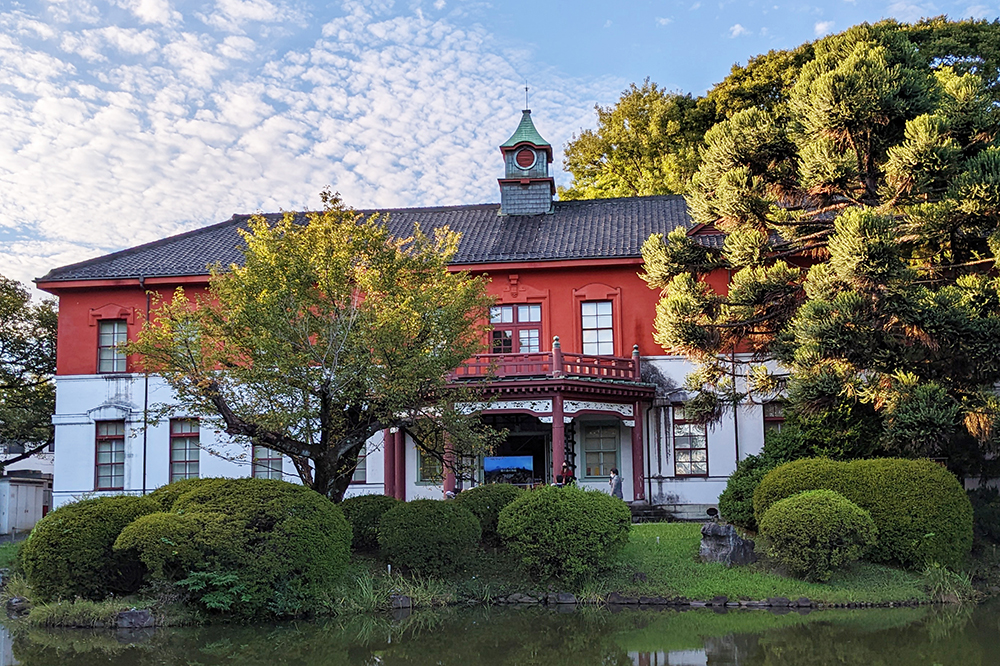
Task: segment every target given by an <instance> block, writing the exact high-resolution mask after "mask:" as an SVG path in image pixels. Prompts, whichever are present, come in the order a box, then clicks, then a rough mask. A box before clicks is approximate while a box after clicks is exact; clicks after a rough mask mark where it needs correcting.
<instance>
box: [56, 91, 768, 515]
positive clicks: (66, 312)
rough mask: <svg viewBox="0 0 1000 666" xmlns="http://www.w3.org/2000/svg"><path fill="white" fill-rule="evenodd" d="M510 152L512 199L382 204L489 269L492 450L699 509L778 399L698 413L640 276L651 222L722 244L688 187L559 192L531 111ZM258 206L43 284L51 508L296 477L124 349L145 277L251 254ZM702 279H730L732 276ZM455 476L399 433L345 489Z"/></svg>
mask: <svg viewBox="0 0 1000 666" xmlns="http://www.w3.org/2000/svg"><path fill="white" fill-rule="evenodd" d="M500 149H501V153H502V155H503V160H504V176H503V178H500V179H499V185H500V190H501V203H500V204H478V205H468V206H447V207H440V208H407V209H397V210H388V211H381V212H383V213H388V216H389V217H388V222H387V224H388V226H389V228H390V231H392V232H394V233H395V234H397V235H400V236H407V235H409V234H410V232H411V231H412V229H413V225H414V223H419V224H420V226H421V228H422V229H424V230H425V231H429V230H431V229H433V228H436V227H440V226H444V225H447V226H449V227H450V228H451V229H453V230H455V231H458V232H461V234H462V239H461V243H460V247H459V251H458V253H457V255H456V257H455V259H454V262H453V268H454V270H456V271H470V272H473V273H476V274H487V275H488V276H489V277H490V279H491V282H490V285H489V291H490V293H491V294H492V295H493V296H494V297H495V298H496V307H495V308H494V310H493V314H492V319H493V327H494V328H493V331H492V332H491V334H490V336H491V338H490V340H489V341H488V342H489V349H490V352H491V353H490V354H485V355H482V356H479V357H476V358H475V359H470V361H469V362H468V363H467V364H466V365H465V366H463V367H462V368H460V369H459V370H458V372H457V373H456V381H477V380H478V379H480V378H482V377H483V376H485V374H486V373H487V371H488V370H489V369H490V368H493V369H494V370H495V371H496V372H497V374H498V378H497V381H495V382H493V383H492V384H491V388H490V391H492V392H493V393H494V394H495V397H496V399H495V401H494V402H491V403H490V404H489V408H488V409H487V410H485V411H484V412H483V418H484V419H486V420H488V421H491V422H493V423H496V424H497V425H499V426H502V427H506V428H507V429H508V430H509V431H510V435H509V437H508V438H507V441H506V443H504V444H503V445H502V446H501V447H500V450H499V451H497V452H496V456H498V457H503V456H519V457H521V459H522V460H523V459H524V458H526V457H530V458H531V460H532V465H531V468H532V470H531V473H532V474H533V478H534V479H535V480H536V481H537V482H545V483H548V482H551V481H553V480H554V476H555V474H557V473H559V471H560V469H561V467H562V464H563V462H566V463H568V464H569V465H570V466H571V467H573V468H574V470H575V475H576V477H577V480H578V483H579V484H580V485H582V486H584V487H591V486H592V487H595V488H601V489H606V488H607V480H608V474H609V471H610V469H611V468H612V467H617V468H619V470H621V475H622V477H623V479H624V484H623V490H624V494H625V499H626V500H630V501H637V502H648V503H651V504H655V505H663V506H666V507H667V508H668V509H669V510H672V511H675V512H680V513H686V514H688V515H699V516H700V515H704V511H705V509H706V508H707V507H708V506H710V505H713V504H715V502H716V501H717V498H718V496H719V493H720V492H721V491H722V490H723V488H724V487H725V482H726V479H727V478H728V476H729V475H730V474H731V473H732V472H733V470H734V469H735V466H736V462H737V460H738V459H741V458H742V457H744V456H746V455H747V454H751V453H757V452H758V451H759V450H760V449H761V447H762V445H763V438H764V431H765V428H768V427H773V426H776V425H778V423H780V414H778V415H776V413H775V411H774V406H773V405H772V406H769V407H770V409H768V410H767V412H766V413H765V409H764V408H763V407H762V406H760V405H748V406H746V407H743V408H740V409H739V410H737V411H736V413H735V414H734V413H732V412H730V413H729V414H728V416H727V417H725V418H724V419H723V420H722V421H721V422H719V423H716V424H714V425H710V426H704V425H700V424H697V423H693V422H689V421H687V420H685V418H684V402H685V400H686V399H687V398H688V397H689V396H687V395H686V394H685V392H684V390H683V389H682V386H683V382H684V377H685V376H686V375H687V373H688V372H690V371H691V370H692V369H693V366H692V364H691V363H690V362H688V361H687V360H686V359H685V358H683V357H679V356H668V355H665V354H664V352H663V350H662V349H660V348H659V347H658V345H657V344H656V343H655V342H653V338H652V326H653V318H654V314H655V307H656V303H657V300H658V299H659V294H658V293H657V292H655V291H653V290H651V289H650V288H649V287H648V285H647V284H646V283H645V282H644V281H642V280H641V279H640V278H639V275H638V273H639V271H640V270H641V267H642V257H641V253H640V248H641V246H642V243H643V242H644V241H645V240H646V239H647V238H648V237H649V236H650V235H651V234H654V233H662V234H667V233H669V232H670V231H672V230H673V229H675V228H677V227H684V228H687V229H689V230H690V231H689V233H691V234H693V235H697V236H698V239H699V242H704V243H708V244H721V242H722V237H721V235H719V234H718V233H717V232H715V231H714V230H713V229H711V228H698V227H695V226H694V225H692V223H691V221H690V217H689V216H688V213H687V209H686V206H685V203H684V199H683V198H682V197H679V196H653V197H637V198H629V199H602V200H593V201H567V202H561V201H554V200H553V197H554V194H555V185H554V182H553V179H552V177H551V176H550V175H549V165H550V163H551V161H552V148H551V146H550V145H549V144H548V143H547V142H546V141H545V140H544V139H542V138H541V136H540V135H539V134H538V132H537V131H536V130H535V127H534V125H533V123H532V121H531V117H530V112H528V111H525V112H524V116H523V118H522V120H521V123H520V125H519V126H518V128H517V130H516V131H515V133H514V135H513V136H511V138H510V139H509V140H508V141H506V142H504V143H503V144H502V145H501V147H500ZM275 217H277V216H275ZM248 219H249V216H247V215H235V216H233V218H232V219H230V220H227V221H225V222H222V223H220V224H215V225H212V226H209V227H205V228H202V229H197V230H195V231H191V232H188V233H184V234H180V235H177V236H172V237H170V238H165V239H162V240H159V241H156V242H153V243H149V244H146V245H141V246H138V247H134V248H131V249H128V250H123V251H121V252H116V253H113V254H109V255H106V256H103V257H99V258H96V259H91V260H89V261H85V262H81V263H78V264H73V265H70V266H64V267H62V268H57V269H54V270H52V271H50V272H49V273H48V274H47V275H45V276H44V277H42V278H40V279H38V280H37V284H38V286H39V288H41V289H43V290H45V291H47V292H49V293H52V294H55V295H56V296H58V297H59V340H58V369H57V378H56V385H57V399H56V414H55V415H54V416H53V421H54V423H55V427H56V451H57V454H56V460H55V482H54V488H53V492H54V503H55V505H57V506H58V505H59V504H62V503H65V502H68V501H71V500H72V499H73V498H74V497H78V496H82V495H87V494H91V493H95V492H97V493H105V492H106V493H120V492H129V493H137V492H143V491H148V490H151V489H153V488H156V487H158V486H160V485H163V484H165V483H168V482H170V481H173V480H177V479H181V478H186V477H190V476H248V475H255V476H269V477H275V476H279V475H283V476H284V477H286V478H288V479H290V480H294V479H295V478H296V477H295V474H294V471H293V468H292V465H291V463H290V461H288V460H283V459H282V458H281V456H278V455H275V454H272V453H270V452H268V451H267V450H266V449H260V448H258V449H256V450H255V451H253V452H247V451H244V450H243V449H242V448H241V447H239V446H236V445H235V444H233V443H232V442H230V441H228V439H227V438H226V437H225V436H224V435H220V434H218V433H216V432H214V431H213V430H212V429H211V428H209V427H208V426H206V425H204V424H203V423H200V422H199V420H198V415H197V414H190V415H187V416H186V417H185V418H181V419H171V420H169V421H165V420H164V421H161V422H159V423H156V424H148V423H147V421H148V418H147V417H148V408H149V407H152V406H154V405H156V404H159V403H169V402H170V401H171V400H172V396H171V391H170V389H169V387H167V385H166V384H165V383H164V382H163V381H162V380H161V379H160V378H158V377H156V376H150V377H146V376H144V375H142V374H141V373H136V372H135V371H134V367H133V363H132V359H129V358H126V357H125V356H124V355H122V354H121V353H120V352H119V351H118V350H117V349H116V347H115V345H116V344H118V343H120V342H122V341H123V340H125V339H132V338H133V337H134V336H135V335H136V333H137V332H138V330H139V327H140V325H141V322H142V320H143V316H142V315H143V313H144V312H145V311H146V310H147V308H148V306H149V299H148V294H147V292H158V293H162V294H167V293H169V292H171V291H173V289H174V288H175V287H177V286H178V285H183V286H184V287H185V289H187V290H188V291H193V292H198V291H201V290H205V289H206V288H207V284H208V270H207V268H206V267H207V266H208V265H209V264H214V263H216V262H220V263H222V264H224V265H225V264H228V263H231V262H238V261H239V260H240V257H241V255H240V252H239V250H238V246H239V242H240V238H239V235H238V233H237V230H238V229H241V228H246V225H247V221H248ZM708 280H709V281H710V282H711V283H712V284H713V286H714V287H715V288H716V289H717V290H723V289H725V285H726V281H727V275H726V273H725V271H719V272H718V273H717V274H713V275H710V276H709V277H708ZM475 407H476V406H470V408H475ZM765 407H768V406H765ZM442 484H443V481H442V480H441V478H440V469H438V468H437V467H436V466H435V464H434V462H433V461H431V460H422V459H421V456H420V455H419V452H418V450H417V449H416V448H415V447H414V446H413V444H412V441H411V440H410V438H409V437H408V436H407V434H406V433H405V432H402V431H401V432H386V433H385V434H384V435H383V436H382V437H376V438H373V439H372V440H371V441H370V442H369V445H368V446H367V447H366V457H365V458H364V460H363V461H362V462H361V464H360V465H359V468H358V472H357V473H356V475H355V483H354V484H353V486H352V489H351V491H350V492H351V493H352V494H354V493H386V494H389V495H394V496H397V497H400V498H405V499H413V498H417V497H434V498H440V497H441V496H442V492H443V490H444V489H443V487H442Z"/></svg>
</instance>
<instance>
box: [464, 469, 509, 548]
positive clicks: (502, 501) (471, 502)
mask: <svg viewBox="0 0 1000 666" xmlns="http://www.w3.org/2000/svg"><path fill="white" fill-rule="evenodd" d="M523 492H524V491H523V490H521V489H520V488H518V487H517V486H514V485H511V484H509V483H487V484H486V485H482V486H476V487H475V488H471V489H469V490H465V491H463V492H460V493H459V494H458V495H456V496H455V503H456V504H458V505H459V506H464V507H465V508H466V509H468V510H469V511H471V512H472V514H473V515H474V516H475V517H476V518H478V519H479V524H480V525H481V526H482V528H483V543H485V544H489V545H491V546H497V545H500V535H499V534H497V520H499V518H500V512H501V511H502V510H503V508H504V507H505V506H507V505H508V504H510V503H511V502H513V501H514V500H516V499H517V498H518V497H520V496H521V493H523Z"/></svg>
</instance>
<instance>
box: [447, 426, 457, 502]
mask: <svg viewBox="0 0 1000 666" xmlns="http://www.w3.org/2000/svg"><path fill="white" fill-rule="evenodd" d="M444 492H445V497H447V493H449V492H452V493H453V492H455V446H454V445H453V444H452V443H451V438H450V437H448V436H447V435H445V440H444Z"/></svg>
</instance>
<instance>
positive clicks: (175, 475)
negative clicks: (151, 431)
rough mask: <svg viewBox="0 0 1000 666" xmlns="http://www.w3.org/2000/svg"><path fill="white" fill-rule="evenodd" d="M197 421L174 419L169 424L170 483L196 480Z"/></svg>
mask: <svg viewBox="0 0 1000 666" xmlns="http://www.w3.org/2000/svg"><path fill="white" fill-rule="evenodd" d="M200 452H201V448H200V447H199V425H198V419H174V420H172V421H171V422H170V482H171V483H173V482H174V481H181V480H183V479H197V478H198V459H199V457H200V456H199V454H200Z"/></svg>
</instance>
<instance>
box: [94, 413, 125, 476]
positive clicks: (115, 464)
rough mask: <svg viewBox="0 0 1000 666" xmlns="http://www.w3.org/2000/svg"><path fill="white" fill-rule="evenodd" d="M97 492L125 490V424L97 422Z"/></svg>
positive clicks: (120, 422)
mask: <svg viewBox="0 0 1000 666" xmlns="http://www.w3.org/2000/svg"><path fill="white" fill-rule="evenodd" d="M94 487H95V488H96V489H97V490H124V489H125V422H124V421H98V422H97V469H96V483H95V486H94Z"/></svg>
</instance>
